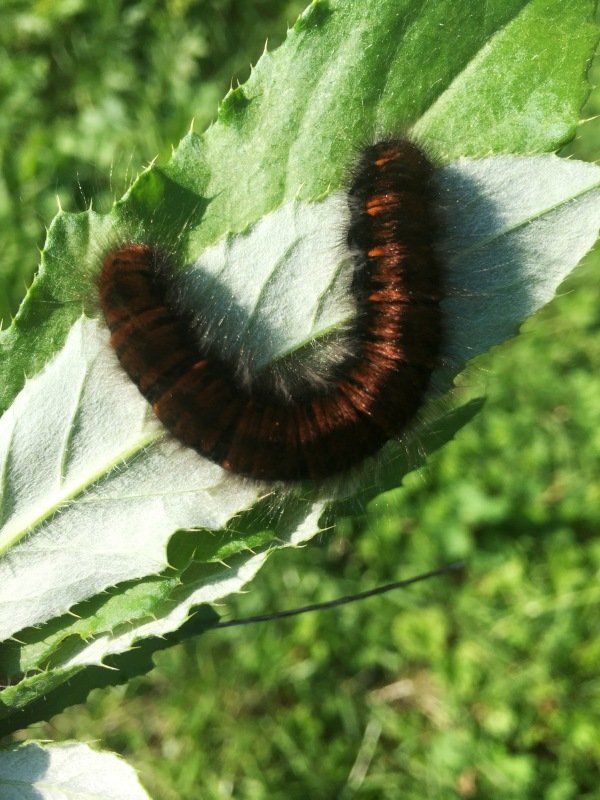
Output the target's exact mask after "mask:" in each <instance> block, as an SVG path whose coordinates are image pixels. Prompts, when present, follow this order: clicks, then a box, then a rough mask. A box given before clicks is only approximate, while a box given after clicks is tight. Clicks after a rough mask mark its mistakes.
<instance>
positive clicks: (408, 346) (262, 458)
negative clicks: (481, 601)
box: [99, 139, 443, 481]
mask: <svg viewBox="0 0 600 800" xmlns="http://www.w3.org/2000/svg"><path fill="white" fill-rule="evenodd" d="M432 173H433V167H432V165H431V163H430V162H429V160H428V159H427V158H426V156H425V155H424V154H423V152H422V151H421V150H420V149H419V148H418V147H416V146H415V145H414V144H412V143H411V142H408V141H406V140H402V139H390V140H386V141H382V142H379V143H377V144H375V145H372V146H369V147H367V148H366V149H365V150H364V151H363V153H362V154H361V156H360V159H359V160H358V163H357V165H356V167H355V170H354V175H353V178H352V180H351V182H350V186H349V188H348V194H347V196H348V204H349V209H350V222H349V227H348V231H347V244H348V247H349V248H350V251H351V253H352V256H353V258H354V273H353V280H352V287H351V291H352V293H353V296H354V299H355V302H356V307H357V313H356V317H355V319H354V322H353V324H352V327H351V330H350V331H349V334H348V341H349V344H350V347H349V348H347V350H346V351H345V352H344V353H343V354H342V355H340V358H339V360H338V363H334V364H333V366H330V368H329V370H328V375H327V376H326V380H322V381H321V380H319V381H316V380H309V379H308V378H306V380H300V381H295V382H294V385H293V387H292V388H291V389H290V388H288V389H287V390H286V391H278V390H277V388H276V387H275V388H274V382H273V380H272V378H270V377H269V375H268V374H266V375H262V376H261V375H258V376H255V377H254V378H253V379H251V380H249V381H244V380H242V379H241V378H240V377H239V374H238V372H236V369H235V365H232V364H231V363H228V362H226V361H225V360H224V359H222V358H220V357H219V355H218V353H217V352H215V347H214V346H213V347H209V346H206V347H203V346H202V344H201V342H202V336H201V334H202V331H198V329H197V328H198V322H197V320H196V321H192V319H191V317H190V315H189V314H186V313H184V312H182V311H181V309H179V308H178V307H177V303H176V302H173V301H172V300H171V299H170V297H171V296H172V292H171V291H170V288H171V286H172V283H173V269H172V267H171V265H170V263H169V259H168V257H167V256H166V255H165V254H164V253H162V252H161V251H160V249H158V248H156V247H154V246H151V245H147V244H128V245H125V246H123V247H120V248H118V249H117V250H115V251H113V252H111V253H110V254H109V255H107V256H106V258H105V259H104V262H103V265H102V271H101V275H100V279H99V291H100V303H101V306H102V310H103V312H104V316H105V318H106V322H107V324H108V327H109V329H110V331H111V344H112V346H113V347H114V349H115V352H116V354H117V356H118V359H119V361H120V363H121V365H122V367H123V369H124V370H125V371H126V372H127V374H128V375H129V377H130V378H131V380H132V381H134V383H135V384H136V385H137V386H138V388H139V390H140V392H141V393H142V394H143V395H144V397H145V398H146V399H147V400H148V402H149V403H150V404H151V405H152V408H153V410H154V413H155V414H156V416H157V417H158V419H159V420H160V421H161V422H162V423H163V424H164V425H165V427H166V428H167V429H168V430H169V431H170V432H171V433H172V434H173V435H174V436H176V437H177V438H178V439H179V440H180V441H181V442H182V443H183V444H185V445H187V446H189V447H192V448H194V449H195V450H197V451H198V452H199V453H200V454H201V455H203V456H205V457H206V458H208V459H210V460H211V461H214V462H216V463H218V464H220V465H221V466H222V467H224V468H225V469H227V470H231V471H232V472H235V473H238V474H240V475H244V476H246V477H249V478H254V479H258V480H265V481H297V480H302V479H323V478H327V477H329V476H331V475H335V474H336V473H340V472H343V471H345V470H347V469H349V468H350V467H352V466H354V465H356V464H358V463H359V462H361V461H363V460H364V459H365V458H366V457H367V456H370V455H373V454H374V453H376V452H377V451H378V450H379V449H380V448H381V447H382V445H383V444H385V442H386V441H388V440H389V439H390V438H392V437H395V436H398V435H399V434H401V433H402V432H403V431H404V430H405V429H406V427H407V425H408V424H409V423H410V422H411V420H413V418H414V416H415V414H416V413H417V411H418V409H419V407H420V406H421V404H422V402H423V398H424V395H425V393H426V392H427V389H428V387H429V381H430V376H431V373H432V371H433V369H434V368H435V366H436V365H437V362H438V356H439V350H440V344H441V337H442V315H441V310H440V307H439V303H440V300H441V298H442V282H443V281H442V277H443V276H442V271H441V267H440V264H439V261H438V258H437V256H436V255H435V252H434V247H433V245H434V239H435V234H436V230H435V221H434V211H433V199H432ZM194 328H195V329H194ZM199 334H200V335H199Z"/></svg>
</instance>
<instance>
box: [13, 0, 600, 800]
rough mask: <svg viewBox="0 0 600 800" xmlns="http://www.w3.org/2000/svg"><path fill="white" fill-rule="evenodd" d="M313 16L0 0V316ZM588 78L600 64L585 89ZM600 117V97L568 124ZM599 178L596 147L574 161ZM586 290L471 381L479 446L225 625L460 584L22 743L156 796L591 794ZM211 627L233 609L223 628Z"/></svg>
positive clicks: (394, 498) (596, 306)
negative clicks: (74, 235) (51, 246)
mask: <svg viewBox="0 0 600 800" xmlns="http://www.w3.org/2000/svg"><path fill="white" fill-rule="evenodd" d="M302 6H303V3H301V2H291V1H288V0H285V1H282V0H277V2H276V1H275V0H252V2H250V0H162V1H161V2H159V1H158V0H156V1H155V0H129V1H127V2H126V0H121V2H117V0H104V2H100V0H97V1H96V2H92V1H88V0H54V1H53V2H50V1H49V0H38V1H37V2H35V1H34V0H7V2H3V3H2V7H1V8H0V97H1V98H2V105H1V108H2V113H1V114H0V158H1V165H0V166H1V175H0V232H1V242H2V255H1V258H0V315H3V316H4V318H5V319H9V315H10V313H14V311H15V310H16V308H17V305H18V301H19V298H20V296H22V294H23V292H24V287H25V286H26V284H27V283H28V281H29V280H30V278H31V274H32V271H33V269H34V267H35V265H36V263H37V260H38V254H37V249H38V248H41V246H42V245H43V239H44V228H45V225H47V224H49V222H50V220H51V219H52V217H53V215H54V212H55V210H56V197H57V196H58V198H59V199H60V203H61V204H62V206H63V208H65V209H66V210H71V211H76V210H80V209H83V208H85V207H87V206H88V205H89V203H90V201H92V200H93V203H94V207H95V208H96V209H97V210H108V209H109V208H110V205H111V203H112V200H113V199H115V198H117V197H119V196H120V195H121V194H122V192H123V191H124V190H125V189H126V187H127V185H128V182H129V181H130V180H131V178H132V177H133V176H134V175H135V174H136V173H137V171H138V170H139V169H140V168H141V167H142V166H144V165H145V164H146V163H147V162H148V161H150V160H151V159H152V158H154V157H155V156H157V155H158V156H159V157H160V158H162V159H163V160H164V159H166V158H168V155H169V153H170V147H171V145H172V144H175V143H177V141H178V140H179V138H180V137H181V136H182V135H183V134H184V133H185V132H186V131H187V130H188V128H189V126H190V123H191V120H192V118H195V129H196V130H198V131H200V130H202V129H203V128H204V126H205V125H206V124H207V123H209V122H210V120H211V119H213V118H214V115H215V112H216V104H217V102H218V100H219V98H220V97H221V96H222V95H223V94H224V93H225V91H226V90H227V89H228V87H229V85H230V81H231V78H232V76H233V75H235V76H236V77H237V78H239V79H240V80H243V79H244V78H245V77H246V76H247V75H248V72H249V65H250V62H255V61H256V60H257V58H258V56H259V55H260V52H261V51H262V48H263V45H264V41H265V38H266V37H267V36H268V37H269V44H270V46H275V45H276V44H277V43H278V42H280V41H281V40H282V38H283V36H284V35H285V28H286V23H290V24H291V23H292V22H293V21H294V19H295V16H296V15H297V13H298V12H299V11H300V10H301V8H302ZM591 77H592V81H594V78H596V79H599V78H600V68H597V69H595V71H594V72H593V73H592V76H591ZM598 112H600V92H595V93H594V94H593V95H592V97H591V99H590V102H589V104H588V107H587V108H586V109H585V110H584V112H583V116H582V118H589V117H592V116H593V115H594V114H596V113H598ZM570 151H571V152H573V153H574V154H575V155H576V156H577V157H580V158H586V159H594V158H598V157H599V156H600V125H599V124H598V123H597V122H594V121H591V122H586V123H585V124H582V126H581V128H580V133H579V136H578V139H577V140H576V142H575V143H574V145H573V146H572V147H571V148H570ZM599 295H600V291H599V282H598V257H597V256H595V255H593V254H592V256H590V257H588V259H587V260H586V262H585V263H584V264H583V265H582V266H581V267H579V268H578V270H577V271H576V273H575V274H574V275H573V276H572V278H571V279H570V280H569V281H568V283H567V284H565V285H564V286H563V287H562V289H561V292H560V297H558V298H557V299H556V300H555V301H554V302H553V303H552V304H551V305H550V306H549V307H547V308H546V309H544V311H543V312H542V313H540V314H538V315H536V317H535V318H534V319H532V320H531V321H530V322H529V323H527V325H526V326H525V328H524V331H523V333H522V334H521V336H519V337H518V338H517V339H515V340H513V341H512V342H510V343H508V344H507V345H504V346H503V347H502V348H499V349H497V350H495V351H493V352H492V353H490V354H488V355H487V356H486V357H485V358H482V359H479V360H478V362H477V364H476V365H474V366H473V367H472V368H471V369H470V370H469V371H468V373H467V375H466V376H465V377H463V380H462V383H463V385H464V387H465V389H464V390H465V391H468V392H477V391H479V392H485V393H486V395H487V397H488V401H487V404H486V406H485V408H484V410H483V412H482V413H481V414H480V415H479V417H478V418H477V419H476V420H475V422H474V424H472V425H470V426H469V427H468V428H466V429H465V430H464V431H462V433H461V434H460V436H459V437H458V439H457V440H456V441H455V442H454V443H452V444H451V445H449V446H448V447H446V448H445V449H443V450H442V451H441V452H439V453H438V454H436V455H435V457H433V458H432V459H431V460H430V463H429V466H428V468H427V469H426V470H425V471H423V472H422V473H419V474H413V475H411V476H410V477H409V480H408V481H407V482H406V485H405V487H404V488H403V489H402V490H399V491H397V492H392V493H390V494H388V495H386V496H384V497H383V498H380V499H379V500H378V501H377V502H376V503H374V504H373V505H372V506H371V507H369V508H368V509H365V513H364V515H363V516H362V517H360V518H353V519H352V520H342V521H341V522H340V524H339V525H338V526H337V528H336V530H335V531H334V532H332V533H329V534H326V535H325V534H324V535H323V536H322V537H320V540H319V541H317V542H315V543H314V544H313V545H312V546H311V547H308V548H305V549H304V550H302V551H293V552H286V553H281V554H278V555H277V556H276V557H274V558H273V559H272V560H271V561H270V562H269V563H268V564H267V566H266V568H265V569H264V571H263V572H262V573H261V575H260V576H259V578H258V579H257V580H256V581H255V582H254V583H253V584H252V585H251V587H250V592H249V593H248V594H246V595H242V596H239V597H236V598H233V599H232V600H231V602H230V603H229V604H228V610H229V611H230V613H231V614H232V615H234V616H241V615H247V614H252V613H260V612H266V611H269V610H277V609H282V608H289V607H293V606H296V605H301V604H304V603H308V602H314V601H317V600H325V599H330V598H332V597H335V596H338V595H341V594H345V593H351V592H356V591H360V590H363V589H366V588H370V587H372V586H374V585H377V584H379V583H383V582H386V581H389V580H395V579H398V578H402V577H406V576H409V575H411V574H414V573H416V572H418V571H422V570H427V569H429V568H431V567H433V566H435V565H437V564H439V563H442V562H446V561H448V560H450V559H454V558H458V557H460V558H464V559H466V561H467V570H466V574H465V575H464V576H461V577H460V578H457V579H450V578H445V579H441V580H436V581H431V582H429V583H428V584H425V585H419V586H417V587H413V588H412V589H409V590H407V591H404V592H397V593H394V594H393V595H388V596H385V597H380V598H376V599H372V600H369V601H367V602H363V603H361V604H358V605H354V606H351V607H347V608H344V609H338V610H335V611H329V612H323V613H319V614H313V615H307V616H304V617H300V618H297V619H291V620H284V621H278V622H272V623H268V624H263V625H261V626H250V627H246V628H237V629H231V630H226V631H214V632H211V633H209V634H207V635H205V636H203V637H201V638H200V639H198V640H197V641H194V642H189V643H188V644H186V645H185V646H180V647H177V648H173V649H172V650H170V651H167V652H165V653H161V654H159V656H158V657H157V663H158V667H157V669H156V670H154V671H153V672H152V673H151V674H150V675H149V676H148V677H147V678H144V679H138V680H136V681H134V682H132V683H131V684H130V685H128V686H127V687H121V688H117V689H113V690H110V691H102V692H100V691H98V692H95V693H94V694H92V696H91V697H90V700H89V702H88V703H87V704H86V705H85V706H80V707H78V708H75V709H71V710H69V711H67V712H66V713H64V714H62V715H61V716H59V717H56V718H54V719H53V720H52V721H51V722H50V723H49V724H46V725H43V726H36V727H35V728H34V729H31V730H30V731H28V732H26V733H23V734H22V735H20V737H17V738H21V739H24V738H27V737H33V736H41V737H45V738H51V739H53V740H57V741H60V740H63V739H67V738H77V739H80V740H86V741H90V740H92V741H95V742H97V743H98V745H99V746H101V747H104V748H107V749H110V750H115V751H117V752H119V753H122V754H123V755H124V756H125V757H126V758H127V759H128V760H129V761H130V763H132V764H134V765H135V766H136V767H137V768H138V769H139V770H140V772H141V776H142V780H143V782H144V783H145V785H146V786H147V788H148V790H149V791H150V793H151V794H152V795H153V797H154V798H155V800H196V799H197V798H210V799H211V800H212V799H213V798H214V799H215V800H216V798H229V797H232V798H239V799H240V800H241V799H243V800H262V798H274V799H275V800H279V799H281V800H283V798H291V799H292V800H300V798H306V797H310V798H323V799H324V800H325V799H326V798H327V800H329V798H343V799H344V800H345V799H346V798H355V797H356V798H365V800H366V799H367V798H372V799H373V800H376V799H378V798H384V799H385V800H388V799H389V800H392V799H393V798H406V799H409V800H412V799H413V798H414V800H417V798H419V800H420V799H421V798H424V797H427V798H430V797H431V798H454V797H457V798H518V799H519V800H524V799H526V798H532V799H534V798H535V800H538V798H546V799H547V800H569V799H570V798H600V736H599V729H600V668H599V664H600V637H599V633H600V585H599V583H598V575H599V571H600V538H599V537H598V533H599V532H600V296H599ZM224 610H225V609H224Z"/></svg>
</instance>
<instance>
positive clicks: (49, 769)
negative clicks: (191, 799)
mask: <svg viewBox="0 0 600 800" xmlns="http://www.w3.org/2000/svg"><path fill="white" fill-rule="evenodd" d="M0 795H1V796H2V798H3V800H56V798H58V797H67V796H68V797H69V798H70V800H90V798H92V797H93V798H94V800H149V795H148V794H147V793H146V791H145V790H144V789H143V788H142V786H141V784H140V782H139V780H138V778H137V775H136V774H135V771H134V770H133V769H132V768H131V767H130V766H128V765H127V764H126V763H125V762H124V761H123V760H121V759H120V758H118V757H117V756H115V755H113V754H112V753H99V752H97V751H95V750H92V749H91V748H90V747H88V746H87V745H85V744H62V745H52V746H48V745H45V746H42V745H40V744H35V743H30V744H26V745H24V746H22V747H16V748H14V749H11V750H4V751H0Z"/></svg>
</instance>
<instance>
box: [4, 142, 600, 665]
mask: <svg viewBox="0 0 600 800" xmlns="http://www.w3.org/2000/svg"><path fill="white" fill-rule="evenodd" d="M437 176H438V182H439V187H440V196H441V217H442V231H441V237H440V245H439V249H440V254H441V256H442V258H443V260H444V263H445V264H446V265H447V275H448V297H447V298H446V300H445V301H444V306H443V307H444V311H445V317H446V329H447V330H446V343H445V352H444V366H443V368H442V369H441V370H440V371H441V372H442V373H443V376H444V378H443V380H444V381H445V382H446V383H447V382H448V381H449V379H450V378H451V377H452V375H453V374H455V372H456V371H457V370H458V369H459V368H460V367H462V365H463V364H464V363H465V362H466V361H467V360H468V359H470V358H472V357H473V356H475V355H477V354H478V353H481V352H483V351H484V350H486V349H487V348H489V347H490V346H491V345H493V344H496V343H498V342H500V341H503V340H504V339H506V338H507V337H509V336H511V335H513V334H514V333H515V332H516V328H517V326H518V325H519V324H520V323H521V322H522V321H523V320H524V319H525V318H526V317H527V316H529V314H531V313H533V311H535V310H536V309H537V308H538V307H539V306H540V305H542V304H543V303H545V302H546V301H547V300H548V299H550V298H551V297H552V296H553V294H554V292H555V290H556V287H557V286H558V284H559V283H560V282H561V281H562V279H563V278H564V277H565V276H566V275H567V274H568V272H569V271H570V270H571V269H572V268H573V267H574V266H575V265H576V264H577V262H578V261H579V260H580V259H581V257H582V256H583V255H584V254H585V252H587V250H589V248H590V247H591V246H592V245H593V243H594V241H595V239H596V237H597V233H598V220H599V219H600V189H599V188H598V187H599V186H600V168H598V167H595V166H593V165H590V164H582V163H580V162H572V161H565V160H561V159H558V158H556V157H554V156H536V157H531V158H524V157H516V156H515V157H511V156H504V157H494V158H487V159H482V160H480V161H467V160H461V161H458V162H456V163H454V164H451V165H449V166H447V167H444V168H441V169H439V170H438V173H437ZM345 217H346V212H345V209H344V204H343V199H342V198H340V196H339V195H335V196H332V197H330V198H328V199H327V200H326V201H324V202H322V203H312V204H311V203H296V204H290V205H288V206H285V207H283V208H281V209H279V210H278V211H276V212H273V213H272V214H270V215H268V216H267V217H265V218H264V219H263V220H261V221H260V222H259V223H257V224H256V225H255V226H253V227H252V228H251V229H250V230H249V231H248V232H246V233H245V234H242V235H240V236H237V237H229V238H227V239H225V240H223V241H222V242H220V243H219V244H217V245H215V246H214V247H211V248H209V249H208V250H206V251H205V252H204V253H203V254H202V255H201V256H200V258H199V260H198V262H197V263H196V264H195V265H194V266H193V267H192V268H190V269H189V271H187V273H185V276H184V282H185V285H186V292H187V295H188V300H189V298H190V297H192V298H193V295H194V292H195V291H196V290H198V291H200V290H206V289H207V287H209V288H210V291H212V292H213V295H212V296H211V302H212V306H213V307H214V309H215V324H214V328H215V330H214V334H213V335H214V337H215V338H218V340H219V343H220V344H222V346H223V349H224V351H225V352H230V353H240V352H242V353H246V354H248V357H249V358H253V359H254V361H255V362H256V363H259V362H260V363H262V364H264V363H268V362H269V361H272V360H273V359H276V358H279V357H280V356H281V355H284V354H285V353H287V352H289V351H290V350H293V349H294V348H295V347H297V346H298V345H299V344H302V343H304V342H306V341H307V340H310V339H311V338H312V337H318V336H320V335H322V334H323V333H325V332H327V331H329V330H330V329H331V328H332V327H335V325H337V324H340V323H342V322H345V321H347V319H348V315H349V313H350V307H351V304H350V302H349V296H348V285H349V275H350V270H349V269H348V257H347V253H346V252H345V250H344V248H343V247H342V243H343V241H344V225H345ZM231 298H233V306H232V301H231ZM240 331H242V332H243V334H244V335H243V337H241V336H240ZM265 331H267V333H265ZM0 479H1V481H0V491H1V493H2V494H1V506H0V521H1V523H2V528H1V530H0V552H4V555H3V557H2V559H1V560H0V609H1V612H0V638H6V637H7V636H10V635H11V634H13V633H16V632H18V631H19V630H21V629H22V628H24V627H26V626H29V625H33V624H37V623H41V622H43V621H45V620H47V619H49V618H51V617H53V616H55V615H57V614H60V613H63V612H65V611H66V610H67V609H68V608H69V607H70V606H72V605H73V604H74V603H76V602H78V601H80V600H83V599H85V598H87V597H90V596H92V595H94V594H96V593H98V592H100V591H102V590H103V589H105V588H107V587H109V586H113V585H114V584H116V583H119V582H121V581H125V580H130V579H134V578H139V577H142V576H146V575H152V574H155V573H157V572H160V571H161V570H163V569H164V568H165V566H166V556H165V552H166V545H167V542H168V540H169V538H170V536H171V534H172V533H173V532H174V531H175V530H177V529H179V528H186V527H206V528H209V529H213V530H217V529H219V528H222V527H223V525H224V524H225V523H226V522H227V521H228V520H229V519H230V518H231V517H232V515H234V514H235V513H237V512H238V511H240V510H242V509H244V508H247V507H249V506H250V505H251V504H252V503H253V502H255V501H256V500H257V499H258V498H259V497H260V496H261V495H262V494H264V488H261V487H258V486H257V485H254V484H249V483H247V482H244V481H241V480H238V479H236V478H235V477H232V476H229V475H227V474H226V473H225V472H224V471H223V470H222V469H221V468H220V467H218V466H215V465H214V464H211V463H209V462H208V461H206V460H205V459H203V458H201V457H200V456H198V455H197V454H196V453H194V452H193V451H190V450H188V449H186V448H183V447H181V446H180V445H178V444H177V443H176V442H174V441H173V440H172V439H171V438H170V437H169V436H166V435H164V434H163V432H162V429H161V427H160V425H159V424H158V423H157V422H156V421H155V420H154V419H153V418H152V415H151V414H150V413H149V410H148V406H147V403H146V402H145V401H144V400H143V398H142V397H141V396H140V395H139V393H138V391H137V389H136V388H135V387H134V386H133V385H132V384H131V383H130V381H129V380H128V379H127V378H126V377H125V376H124V375H123V374H122V373H121V370H120V368H119V366H118V364H117V362H116V359H115V356H114V355H113V353H112V352H111V350H110V347H109V344H108V334H107V332H106V330H105V326H104V325H103V324H102V323H101V322H98V321H93V320H88V319H81V320H80V321H79V322H78V323H77V324H76V325H75V326H74V327H73V329H72V331H71V333H70V335H69V337H68V339H67V342H66V344H65V347H64V349H63V350H62V351H61V353H60V354H58V355H57V356H56V358H55V359H54V360H53V361H52V362H51V363H50V364H49V365H48V366H47V367H46V369H45V370H44V371H43V372H42V373H40V374H39V375H37V376H36V377H35V378H33V379H32V380H31V381H29V382H28V384H27V385H26V386H25V388H24V389H23V391H22V392H21V394H20V395H19V397H18V398H17V400H16V401H15V403H14V404H13V406H12V407H11V408H10V409H9V411H7V412H6V414H5V415H4V416H3V417H2V419H1V420H0ZM313 512H314V509H313V508H312V507H311V506H307V515H308V516H307V519H308V520H310V525H311V531H310V532H308V531H304V532H303V533H302V538H306V537H307V536H308V535H310V533H315V532H316V530H317V521H318V517H315V518H313V517H312V516H311V515H312V514H313ZM253 559H254V560H253ZM261 559H262V556H260V557H253V556H251V555H249V556H248V563H247V570H248V573H247V574H242V573H243V570H240V572H239V573H238V574H237V575H236V574H232V575H231V584H227V581H226V579H225V578H224V577H221V578H220V579H219V580H220V582H221V586H220V587H219V588H215V587H212V588H208V587H199V588H198V591H199V594H198V598H199V599H198V600H197V602H204V601H205V600H210V599H216V597H223V596H224V594H225V593H227V592H228V591H230V590H231V591H235V590H237V589H238V588H239V587H240V586H241V585H242V584H243V582H244V581H246V580H248V578H249V576H250V577H251V576H252V575H253V574H254V573H255V572H256V569H258V567H259V566H260V563H262V562H261ZM211 591H212V592H214V594H212V595H211ZM195 602H196V601H195ZM190 605H192V603H191V602H188V600H186V601H185V603H184V604H183V606H182V608H181V609H177V610H176V611H173V612H172V613H171V614H170V615H169V619H167V617H165V618H163V619H162V620H161V621H160V622H159V626H158V627H156V628H155V629H154V631H158V630H159V628H160V630H162V631H163V632H164V631H166V630H168V629H169V626H171V625H173V627H176V626H177V624H179V623H180V622H181V620H182V618H183V616H184V615H185V614H186V613H187V610H188V609H189V607H190ZM154 631H153V632H154ZM126 638H127V637H126ZM129 640H130V639H129ZM101 649H102V648H101ZM105 652H106V650H105ZM96 657H97V653H95V654H94V659H95V658H96Z"/></svg>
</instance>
